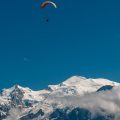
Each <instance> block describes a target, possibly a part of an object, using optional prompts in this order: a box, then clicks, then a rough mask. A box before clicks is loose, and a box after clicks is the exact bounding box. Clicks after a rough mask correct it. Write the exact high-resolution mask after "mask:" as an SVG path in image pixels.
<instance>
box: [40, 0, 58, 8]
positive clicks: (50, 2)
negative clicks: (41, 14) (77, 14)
mask: <svg viewBox="0 0 120 120" xmlns="http://www.w3.org/2000/svg"><path fill="white" fill-rule="evenodd" d="M47 5H52V6H53V7H54V8H57V7H58V6H57V5H56V4H55V3H54V2H52V1H45V2H43V3H42V5H41V7H42V8H45V7H46V6H47Z"/></svg>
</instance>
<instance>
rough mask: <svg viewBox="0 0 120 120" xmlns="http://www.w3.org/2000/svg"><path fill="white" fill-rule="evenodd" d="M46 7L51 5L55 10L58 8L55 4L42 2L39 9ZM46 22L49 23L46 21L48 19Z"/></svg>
mask: <svg viewBox="0 0 120 120" xmlns="http://www.w3.org/2000/svg"><path fill="white" fill-rule="evenodd" d="M48 5H52V6H53V7H54V8H57V7H58V6H57V4H56V3H54V2H52V1H45V2H43V3H42V4H41V8H45V7H46V6H48ZM46 22H49V19H48V18H46Z"/></svg>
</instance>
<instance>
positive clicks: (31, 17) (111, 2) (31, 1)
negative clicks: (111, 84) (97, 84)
mask: <svg viewBox="0 0 120 120" xmlns="http://www.w3.org/2000/svg"><path fill="white" fill-rule="evenodd" d="M43 1H44V0H1V1H0V89H1V88H4V87H10V86H12V85H13V84H16V83H17V84H20V85H22V86H28V87H30V88H33V89H41V88H44V87H46V86H47V85H48V84H56V83H59V82H61V81H62V80H64V79H66V78H68V77H70V76H72V75H80V76H86V77H94V78H97V77H104V78H108V79H111V80H115V81H119V82H120V0H76V1H73V0H54V1H55V2H56V3H57V4H58V6H59V8H58V9H54V8H53V7H51V6H49V7H46V8H45V9H41V8H40V5H41V3H42V2H43ZM46 18H49V22H48V23H46V22H45V19H46Z"/></svg>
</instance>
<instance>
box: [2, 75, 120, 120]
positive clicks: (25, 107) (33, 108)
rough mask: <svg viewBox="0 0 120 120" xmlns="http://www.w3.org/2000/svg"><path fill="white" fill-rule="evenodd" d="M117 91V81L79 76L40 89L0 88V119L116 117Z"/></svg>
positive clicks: (96, 119) (119, 86)
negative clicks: (0, 89)
mask: <svg viewBox="0 0 120 120" xmlns="http://www.w3.org/2000/svg"><path fill="white" fill-rule="evenodd" d="M119 93H120V83H117V82H113V81H110V80H107V79H102V78H99V79H92V78H88V79H87V78H85V77H80V76H73V77H70V78H69V79H67V80H65V81H64V82H62V83H60V84H57V85H49V86H48V88H46V89H43V90H39V91H33V90H31V89H30V88H25V87H21V86H19V85H14V86H13V87H11V88H9V89H3V90H2V91H1V94H0V120H3V119H4V120H109V119H110V120H114V119H115V120H119V119H117V118H116V116H117V117H119V116H118V115H114V114H115V113H114V112H115V111H116V113H117V112H118V113H119V112H120V109H119V108H120V106H119V105H120V102H118V101H119V100H120V95H119ZM116 101H117V102H116ZM107 103H110V104H109V107H111V106H112V109H115V110H109V109H108V108H109V107H107V106H108V105H106V104H107ZM102 104H104V105H102ZM93 108H94V109H93ZM95 111H96V112H95ZM106 112H107V115H106V114H105V113H106ZM82 114H83V115H84V114H85V115H84V116H82ZM96 114H97V115H98V116H99V117H96ZM85 116H86V117H85ZM105 116H108V117H109V116H112V117H110V118H109V119H108V118H105ZM113 117H114V119H113ZM101 118H102V119H101ZM119 118H120V117H119Z"/></svg>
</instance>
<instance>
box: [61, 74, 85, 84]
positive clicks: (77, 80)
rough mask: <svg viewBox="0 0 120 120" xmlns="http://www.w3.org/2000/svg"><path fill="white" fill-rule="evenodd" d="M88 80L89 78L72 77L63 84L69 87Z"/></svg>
mask: <svg viewBox="0 0 120 120" xmlns="http://www.w3.org/2000/svg"><path fill="white" fill-rule="evenodd" d="M86 79H87V78H85V77H82V76H72V77H70V78H68V79H67V80H65V81H64V82H63V84H66V85H68V84H77V83H79V82H80V81H84V80H86Z"/></svg>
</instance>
